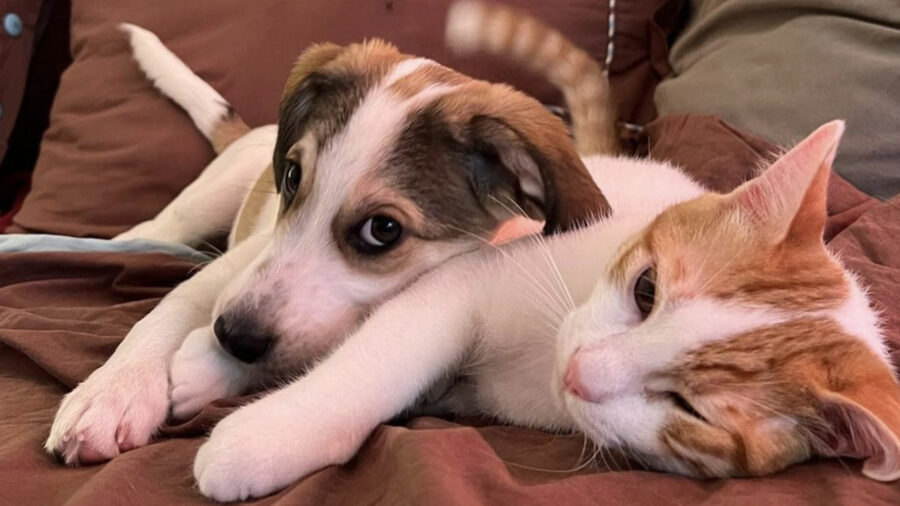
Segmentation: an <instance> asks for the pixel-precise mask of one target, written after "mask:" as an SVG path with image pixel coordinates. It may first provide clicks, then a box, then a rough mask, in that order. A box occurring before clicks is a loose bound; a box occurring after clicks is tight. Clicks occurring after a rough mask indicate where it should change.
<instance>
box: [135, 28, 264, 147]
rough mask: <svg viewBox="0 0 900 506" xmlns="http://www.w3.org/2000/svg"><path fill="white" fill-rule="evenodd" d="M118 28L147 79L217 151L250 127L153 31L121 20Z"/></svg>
mask: <svg viewBox="0 0 900 506" xmlns="http://www.w3.org/2000/svg"><path fill="white" fill-rule="evenodd" d="M119 28H120V29H121V30H122V31H123V32H125V33H126V34H128V41H129V43H130V44H131V50H132V52H133V54H134V60H135V61H136V62H137V64H138V66H139V67H140V68H141V70H143V71H144V74H145V75H146V76H147V79H149V80H150V82H152V83H153V85H154V86H156V88H157V89H159V91H160V92H162V94H163V95H165V96H166V97H168V98H169V99H170V100H172V101H173V102H175V103H176V104H178V105H179V106H180V107H181V108H182V109H184V110H185V111H186V112H187V113H188V115H189V116H190V117H191V119H192V120H194V125H196V126H197V129H198V130H200V132H201V133H202V134H203V136H204V137H206V138H207V139H208V140H209V143H210V144H212V146H213V149H215V150H216V153H221V152H222V151H224V150H225V148H227V147H228V145H229V144H231V143H232V142H234V141H235V140H237V139H238V138H239V137H241V136H243V135H244V134H245V133H247V132H249V131H250V127H248V126H247V124H246V123H244V120H242V119H241V117H240V116H238V115H237V113H235V111H234V109H233V108H232V107H231V105H230V104H229V103H228V101H227V100H225V99H224V98H222V95H220V94H219V92H217V91H216V90H214V89H213V87H212V86H210V85H209V84H208V83H207V82H206V81H204V80H203V79H200V76H198V75H197V74H194V72H193V71H191V69H190V68H188V66H187V65H185V63H184V62H183V61H181V59H179V58H178V57H177V56H175V54H174V53H172V52H171V51H169V49H168V48H167V47H166V46H165V45H164V44H163V43H162V41H160V40H159V37H157V36H156V35H155V34H154V33H153V32H151V31H149V30H146V29H144V28H141V27H139V26H136V25H132V24H130V23H122V24H121V25H119Z"/></svg>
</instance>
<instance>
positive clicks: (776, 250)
mask: <svg viewBox="0 0 900 506" xmlns="http://www.w3.org/2000/svg"><path fill="white" fill-rule="evenodd" d="M457 5H458V8H457V10H456V12H454V13H451V25H452V24H453V23H454V22H462V21H460V20H461V19H462V20H464V21H465V23H467V24H469V25H473V26H481V27H483V26H485V25H486V24H488V23H491V22H492V20H493V22H498V21H497V19H499V17H502V19H503V21H502V22H505V23H511V24H514V25H515V24H518V25H523V24H526V25H528V27H530V28H529V29H534V26H536V25H535V24H534V23H536V22H535V21H534V20H532V19H530V18H527V17H525V16H524V15H522V14H519V13H517V12H516V11H512V10H508V9H505V8H498V7H493V6H490V5H485V4H482V3H475V2H464V3H462V4H457ZM498 13H499V14H498ZM454 20H456V21H454ZM542 29H546V27H542ZM481 32H483V31H482V30H472V31H468V32H467V31H465V30H464V31H462V32H459V33H462V34H465V33H481ZM459 33H458V34H459ZM556 37H558V41H557V43H560V44H561V43H563V42H559V41H561V40H563V39H561V37H559V36H558V35H556ZM566 44H568V42H566ZM513 45H514V42H510V41H509V40H507V41H506V42H505V43H503V44H500V43H498V44H494V45H493V46H492V50H493V51H494V52H496V53H498V54H499V53H503V52H504V51H506V52H512V50H511V49H509V48H510V47H512V46H513ZM473 46H476V47H482V44H480V43H473ZM513 56H515V55H513ZM843 132H844V124H843V123H842V122H840V121H834V122H831V123H828V124H826V125H824V126H822V127H820V128H819V129H817V130H816V131H815V132H813V133H812V134H811V135H810V136H809V137H807V138H806V139H805V140H803V141H802V142H800V143H799V144H797V145H796V146H795V147H794V148H793V149H791V150H790V151H787V152H786V153H784V154H783V155H782V156H780V157H779V158H778V159H777V160H776V161H775V162H773V163H772V164H771V165H770V166H769V167H768V168H766V169H765V170H764V171H763V172H762V173H761V174H760V175H759V176H757V177H756V178H754V179H752V180H749V181H747V182H746V183H744V184H743V185H741V186H740V187H738V188H737V189H735V190H734V191H732V192H731V193H728V194H717V193H713V192H710V191H707V190H706V189H704V188H703V187H702V186H701V185H700V184H698V183H697V182H695V181H693V180H692V179H691V178H689V177H688V176H686V175H685V174H684V173H682V172H681V171H680V170H679V169H678V168H677V167H674V166H672V165H669V164H667V163H663V162H656V161H652V160H639V159H633V158H625V157H606V156H592V157H587V158H586V159H585V160H584V161H585V163H586V165H587V166H588V167H589V168H590V169H591V172H592V174H593V175H594V177H595V179H596V181H597V183H598V185H599V186H600V188H602V189H603V191H604V194H605V195H606V197H607V199H608V200H609V203H610V205H611V207H612V209H613V213H612V215H611V216H609V217H605V218H602V219H597V220H592V221H591V222H589V223H586V224H585V225H584V226H583V227H581V228H579V229H577V230H574V231H571V232H567V233H564V234H560V235H556V236H551V237H546V238H544V237H539V236H533V237H528V238H524V239H520V240H518V241H515V242H512V243H509V244H506V245H504V246H501V247H499V248H496V249H485V250H481V251H479V252H475V253H471V254H467V255H464V256H460V257H457V258H455V259H453V260H451V261H450V262H448V263H447V264H445V265H443V266H441V267H439V268H438V269H436V270H434V271H432V272H430V273H428V274H426V275H424V276H422V277H421V278H420V279H419V280H418V281H417V282H416V283H414V284H413V285H412V286H411V287H410V288H408V289H407V290H405V291H404V292H402V293H400V294H399V295H398V296H396V297H395V298H393V299H391V300H390V301H389V302H387V303H385V304H384V305H383V306H381V307H380V308H379V309H378V310H377V311H376V312H375V313H374V314H373V315H372V316H371V317H370V318H368V319H367V321H366V322H365V323H364V324H363V325H362V326H361V327H360V328H359V329H358V330H357V331H356V333H355V334H353V335H352V336H350V337H349V338H348V339H347V340H346V341H345V342H343V344H341V345H340V346H339V347H338V348H337V349H336V350H335V351H334V352H333V353H332V354H330V356H328V357H327V358H325V359H324V360H322V361H321V362H320V363H319V364H318V365H317V366H316V367H314V368H313V369H312V370H311V371H310V372H309V373H308V374H307V375H306V376H305V377H304V378H302V379H301V380H299V381H297V382H295V383H293V384H291V385H289V386H287V387H285V388H283V389H281V390H278V391H276V392H274V393H272V394H271V395H268V396H266V397H264V398H263V399H261V400H259V401H257V402H255V403H253V404H251V405H248V406H245V407H243V408H241V409H239V410H238V411H236V412H235V413H234V414H232V415H231V416H229V417H228V418H226V419H224V420H223V421H222V422H220V423H219V425H218V426H217V427H216V428H215V429H214V430H213V432H212V434H211V437H210V439H209V441H208V442H206V443H205V444H204V445H203V446H202V447H201V449H200V451H199V453H198V455H197V459H196V461H195V464H194V473H195V476H196V478H197V480H198V484H199V486H200V490H201V491H202V492H203V493H204V494H206V495H208V496H211V497H213V498H215V499H219V500H234V499H244V498H247V497H250V496H260V495H265V494H268V493H270V492H272V491H274V490H277V489H279V488H281V487H284V486H286V485H288V484H289V483H291V482H293V481H294V480H296V479H298V478H300V477H302V476H305V475H308V474H309V473H311V472H313V471H315V470H317V469H320V468H322V467H325V466H328V465H332V464H338V463H342V462H346V461H347V460H349V459H350V458H351V457H352V456H353V455H354V454H355V453H356V451H357V450H358V448H359V447H360V445H361V444H362V443H363V442H364V441H365V439H366V437H367V436H368V434H369V433H370V432H371V431H372V430H373V429H374V428H375V427H376V426H377V424H379V423H381V422H383V421H385V420H388V419H390V418H392V417H394V416H396V415H397V414H399V413H402V412H403V411H404V410H406V409H408V408H410V407H411V406H414V404H415V403H416V401H417V399H420V398H421V397H422V396H423V395H425V394H427V393H428V392H429V389H430V388H431V387H432V386H433V385H435V384H437V383H442V382H443V381H445V380H446V379H447V378H456V377H460V378H462V380H461V381H457V382H455V383H453V386H452V387H450V390H449V391H447V392H444V395H441V396H440V400H439V401H437V404H436V405H433V406H430V409H432V410H437V411H444V412H450V413H461V414H472V413H477V414H485V415H491V416H494V417H496V418H498V419H500V420H502V421H504V422H508V423H511V424H517V425H524V426H528V427H535V428H540V429H544V430H549V431H566V432H568V431H582V432H584V433H585V434H586V435H587V436H588V437H590V439H592V440H593V441H594V442H595V443H596V444H597V445H598V446H600V447H619V448H627V449H628V452H629V453H631V454H633V455H636V456H637V458H638V459H640V460H641V461H642V462H644V463H646V464H648V465H650V466H651V467H653V468H655V469H659V470H663V471H670V472H675V473H680V474H684V475H689V476H696V477H725V476H760V475H765V474H769V473H773V472H776V471H779V470H781V469H784V468H786V467H788V466H790V465H792V464H795V463H798V462H802V461H804V460H807V459H809V458H811V457H814V456H823V457H851V458H861V459H865V461H864V463H863V465H862V472H863V473H864V474H865V475H866V476H868V477H870V478H872V479H876V480H882V481H891V480H896V479H897V478H898V477H900V386H898V384H897V381H896V379H895V376H894V371H893V368H892V365H891V363H890V361H889V358H888V354H887V350H886V347H885V345H884V343H883V340H882V336H881V332H880V329H879V321H878V317H877V314H876V313H875V311H873V310H872V309H871V308H870V305H869V303H868V300H867V297H866V294H865V290H864V288H863V287H862V286H861V284H860V282H859V281H858V280H857V279H856V278H855V277H854V276H853V274H852V273H850V272H849V271H848V270H847V269H845V268H844V267H843V266H842V265H841V263H840V261H839V259H837V258H836V257H835V256H834V255H833V254H832V253H830V252H829V250H828V249H827V247H826V246H825V244H824V242H823V239H822V233H823V229H824V226H825V220H826V206H825V203H826V190H827V182H828V177H829V173H830V171H831V166H832V162H833V160H834V157H835V153H836V150H837V148H838V144H839V141H840V138H841V136H842V134H843ZM585 135H591V133H590V132H576V138H577V137H578V136H582V137H584V136H585ZM580 142H585V139H584V138H582V139H580Z"/></svg>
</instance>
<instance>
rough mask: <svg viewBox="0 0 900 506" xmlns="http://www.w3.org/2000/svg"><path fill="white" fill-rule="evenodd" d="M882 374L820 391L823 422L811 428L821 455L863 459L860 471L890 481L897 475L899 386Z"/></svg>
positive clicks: (899, 456)
mask: <svg viewBox="0 0 900 506" xmlns="http://www.w3.org/2000/svg"><path fill="white" fill-rule="evenodd" d="M885 374H886V376H885V377H883V378H878V379H875V380H872V381H868V380H867V381H865V382H861V383H860V384H858V385H856V386H853V387H852V388H849V389H847V390H845V391H841V392H828V393H826V394H823V395H820V400H821V406H820V415H821V417H822V419H823V421H824V426H819V427H813V428H811V432H812V433H813V434H814V435H816V437H817V441H816V442H817V443H818V444H819V445H820V448H818V451H819V453H820V454H821V455H823V456H827V457H850V458H861V459H865V463H864V464H863V474H865V475H866V476H868V477H869V478H872V479H874V480H878V481H893V480H896V479H898V478H900V387H898V386H897V384H896V383H895V382H894V380H893V378H892V377H891V376H890V373H889V372H887V371H886V372H885Z"/></svg>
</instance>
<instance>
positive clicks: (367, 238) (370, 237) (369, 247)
mask: <svg viewBox="0 0 900 506" xmlns="http://www.w3.org/2000/svg"><path fill="white" fill-rule="evenodd" d="M402 235H403V226H402V225H400V222H399V221H397V220H395V219H393V218H391V217H390V216H386V215H383V214H377V215H375V216H372V217H370V218H369V219H367V220H366V221H364V222H363V223H362V225H361V226H360V227H359V239H360V241H361V245H362V246H363V247H362V248H361V249H362V250H363V251H364V252H366V253H377V252H380V251H384V250H387V249H388V248H390V247H391V246H393V245H394V244H396V243H397V241H399V240H400V237H401V236H402Z"/></svg>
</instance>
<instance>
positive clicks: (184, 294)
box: [44, 236, 268, 463]
mask: <svg viewBox="0 0 900 506" xmlns="http://www.w3.org/2000/svg"><path fill="white" fill-rule="evenodd" d="M267 241H268V238H267V237H265V236H258V237H251V238H248V239H247V240H246V241H245V242H243V243H241V244H240V245H238V246H237V247H235V248H234V249H232V250H230V251H228V252H227V253H225V255H223V256H222V258H221V259H219V261H216V262H213V263H212V264H210V265H209V266H208V267H207V268H205V269H203V270H202V271H200V272H199V273H197V274H196V275H195V276H194V277H192V278H191V279H189V280H188V281H185V282H184V283H182V284H180V285H178V286H177V287H176V288H175V289H174V290H172V291H171V292H170V293H169V294H168V295H167V296H166V297H165V298H164V299H163V300H162V302H160V303H159V305H158V306H156V308H154V310H153V311H151V312H150V314H148V315H147V316H146V317H144V318H143V319H142V320H141V321H139V322H138V323H137V324H135V326H134V327H133V328H132V329H131V331H130V332H128V335H126V336H125V339H124V340H123V341H122V344H120V345H119V347H118V348H116V351H115V353H113V355H112V356H111V357H110V358H109V360H108V361H107V362H106V363H105V364H103V366H102V367H100V368H99V369H97V370H96V371H94V372H93V373H92V374H91V375H90V376H89V377H88V378H87V379H86V380H84V381H83V382H82V383H81V384H79V385H78V386H77V387H76V388H75V389H74V390H73V391H72V392H71V393H69V394H68V395H66V397H65V398H64V399H63V402H62V404H61V405H60V408H59V411H58V412H57V414H56V418H55V419H54V421H53V426H52V428H51V430H50V436H49V437H48V438H47V441H46V443H45V445H44V446H45V447H46V449H47V450H48V451H51V452H53V451H56V452H59V453H60V454H61V455H62V456H63V458H65V460H66V462H69V463H75V462H77V461H78V459H79V458H80V455H84V453H85V451H86V448H90V449H91V454H93V455H95V456H96V457H95V458H99V459H103V458H106V459H109V458H112V457H114V456H116V455H118V454H119V452H120V451H122V450H126V449H129V448H133V447H137V446H142V445H145V444H147V442H148V441H149V440H150V437H151V436H152V435H153V433H154V432H155V431H156V429H157V428H158V427H159V426H160V425H161V424H162V422H163V421H164V420H165V418H166V414H167V412H168V407H169V399H168V395H167V394H168V368H169V362H170V359H171V357H172V355H173V354H174V353H175V351H176V350H177V349H178V347H179V346H181V344H182V341H184V339H185V336H187V335H188V333H190V332H191V331H192V330H193V329H195V328H197V327H200V326H202V325H207V324H208V323H209V315H210V314H211V311H212V308H213V304H214V303H215V300H216V299H215V298H216V294H218V293H219V292H220V291H221V290H222V288H223V287H224V286H225V284H227V283H228V282H229V281H230V280H231V279H232V277H233V276H234V275H235V274H236V272H237V271H239V269H240V268H241V266H243V265H245V264H246V263H248V262H249V261H250V260H251V259H252V258H253V257H254V256H256V254H257V253H258V252H259V249H260V247H261V246H262V245H263V244H265V243H266V242H267ZM185 301H190V303H185ZM92 460H93V459H92Z"/></svg>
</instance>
